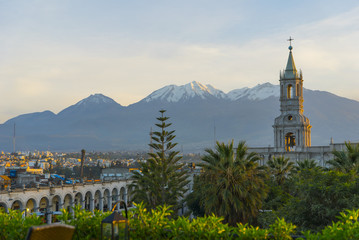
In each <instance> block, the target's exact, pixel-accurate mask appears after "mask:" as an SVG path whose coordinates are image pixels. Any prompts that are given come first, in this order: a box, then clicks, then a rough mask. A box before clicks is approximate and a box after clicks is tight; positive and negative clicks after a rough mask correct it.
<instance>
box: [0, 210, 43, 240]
mask: <svg viewBox="0 0 359 240" xmlns="http://www.w3.org/2000/svg"><path fill="white" fill-rule="evenodd" d="M42 224H43V221H42V219H41V218H40V217H38V216H37V215H29V216H26V217H25V216H24V212H21V211H18V210H11V209H9V213H6V212H4V211H3V209H1V208H0V240H18V239H25V237H26V235H27V232H28V230H29V228H30V227H31V226H36V225H42Z"/></svg>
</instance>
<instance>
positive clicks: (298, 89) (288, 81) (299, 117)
mask: <svg viewBox="0 0 359 240" xmlns="http://www.w3.org/2000/svg"><path fill="white" fill-rule="evenodd" d="M289 40H290V41H291V40H293V39H291V38H290V39H289ZM292 50H293V47H292V45H291V44H290V46H289V57H288V61H287V66H286V68H285V70H283V71H281V72H280V76H279V84H280V97H279V102H280V115H279V116H278V117H276V118H275V120H274V124H273V132H274V147H270V146H269V147H259V148H249V149H248V150H249V152H257V153H258V154H260V156H261V157H262V159H263V160H262V161H263V162H262V164H265V162H266V161H267V160H269V159H271V158H272V157H274V156H284V157H289V158H290V159H291V160H292V161H302V160H304V159H314V160H317V162H318V163H319V165H321V166H326V162H327V161H328V160H329V159H332V158H333V155H332V152H333V150H334V149H336V150H338V151H341V150H344V149H345V144H344V143H339V144H334V143H333V142H332V141H331V142H330V144H329V145H327V146H311V128H312V126H311V125H310V121H309V119H308V118H307V117H306V116H305V115H304V114H303V113H304V109H303V102H304V96H303V75H302V71H301V70H300V71H297V69H296V66H295V64H294V58H293V51H292Z"/></svg>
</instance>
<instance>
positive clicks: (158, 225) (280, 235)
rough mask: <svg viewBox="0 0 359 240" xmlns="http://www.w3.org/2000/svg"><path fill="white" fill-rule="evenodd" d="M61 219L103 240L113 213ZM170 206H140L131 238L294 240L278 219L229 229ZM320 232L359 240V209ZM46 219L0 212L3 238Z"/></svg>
mask: <svg viewBox="0 0 359 240" xmlns="http://www.w3.org/2000/svg"><path fill="white" fill-rule="evenodd" d="M62 212H63V215H61V216H59V219H61V221H62V223H65V224H70V225H73V226H76V233H75V236H74V239H75V240H76V239H100V228H101V221H102V220H103V218H105V217H106V216H108V215H109V214H110V213H111V212H107V213H101V212H99V211H96V212H94V213H92V212H88V211H85V210H83V209H80V207H79V206H77V207H75V208H74V216H72V214H71V213H69V212H68V211H66V210H63V211H62ZM171 215H172V210H171V207H170V206H166V205H163V206H158V207H156V209H150V210H147V209H146V208H145V207H144V205H143V204H138V205H137V206H136V208H135V209H132V210H130V214H129V225H130V238H131V239H179V240H182V239H241V240H247V239H248V240H249V239H255V240H262V239H280V240H286V239H292V237H293V234H294V233H295V230H296V226H295V225H293V224H292V223H289V222H286V221H285V220H284V219H283V218H277V219H276V221H275V222H274V223H273V224H271V225H270V226H269V227H268V228H267V229H261V228H259V227H256V226H251V225H249V224H248V223H246V224H242V223H238V224H237V225H236V226H229V225H228V224H225V223H223V220H224V219H223V217H216V216H214V215H213V214H212V215H210V216H205V217H199V218H196V219H192V220H189V219H188V218H185V217H178V218H176V219H174V218H171V217H170V216H171ZM337 219H338V221H336V222H334V221H333V222H332V223H331V224H330V225H328V226H326V227H325V228H324V229H322V230H321V231H320V232H310V231H306V232H304V233H303V235H304V237H305V239H308V240H329V239H331V240H334V239H358V238H359V221H358V220H359V209H358V210H346V211H345V212H341V213H340V214H339V216H338V217H337ZM41 224H42V220H41V218H39V217H38V216H36V215H30V216H26V217H24V215H23V213H22V212H20V211H17V210H9V213H5V212H3V211H1V210H0V239H1V240H3V239H6V240H15V239H16V240H18V239H24V238H25V236H26V234H27V232H28V229H29V228H30V226H33V225H41ZM300 239H303V238H300Z"/></svg>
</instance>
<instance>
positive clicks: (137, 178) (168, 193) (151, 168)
mask: <svg viewBox="0 0 359 240" xmlns="http://www.w3.org/2000/svg"><path fill="white" fill-rule="evenodd" d="M159 112H160V114H161V116H160V117H158V118H157V120H158V121H159V123H157V124H155V125H156V126H157V127H158V128H159V131H155V132H153V133H152V135H151V139H152V143H150V144H149V146H150V147H151V148H152V149H153V152H150V153H148V156H149V158H148V159H147V161H146V162H145V163H141V172H134V176H133V179H134V180H133V183H132V186H133V187H134V190H133V191H134V192H133V201H134V202H137V203H140V202H143V203H144V205H145V206H146V207H149V208H155V207H156V206H159V205H163V204H167V205H172V206H173V207H174V209H177V208H178V207H179V200H181V198H183V197H184V193H185V192H186V191H187V189H186V185H187V184H188V183H189V181H188V180H187V176H186V171H185V170H184V169H183V167H184V164H182V163H180V162H179V161H180V160H181V158H182V157H181V156H179V152H178V151H173V148H174V147H175V146H176V145H177V143H173V142H172V141H173V139H174V138H175V135H174V132H175V131H174V130H172V131H168V130H167V128H168V127H169V126H171V125H172V124H171V123H167V120H168V119H169V117H166V116H165V115H164V114H165V112H166V111H165V110H160V111H159Z"/></svg>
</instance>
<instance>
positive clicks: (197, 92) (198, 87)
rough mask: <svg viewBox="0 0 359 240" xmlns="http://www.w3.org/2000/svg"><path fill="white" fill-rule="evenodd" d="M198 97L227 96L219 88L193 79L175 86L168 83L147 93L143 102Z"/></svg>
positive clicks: (175, 100)
mask: <svg viewBox="0 0 359 240" xmlns="http://www.w3.org/2000/svg"><path fill="white" fill-rule="evenodd" d="M196 97H199V98H201V99H207V98H213V97H214V98H218V99H225V98H226V97H227V96H226V94H225V93H224V92H222V91H221V90H218V89H216V88H214V87H212V86H211V85H203V84H201V83H199V82H196V81H193V82H191V83H188V84H185V85H181V86H177V85H168V86H165V87H163V88H161V89H158V90H156V91H154V92H153V93H151V94H150V95H148V96H147V97H146V98H145V99H143V100H144V101H145V102H151V101H155V100H160V101H167V102H179V101H185V100H189V99H192V98H196Z"/></svg>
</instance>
